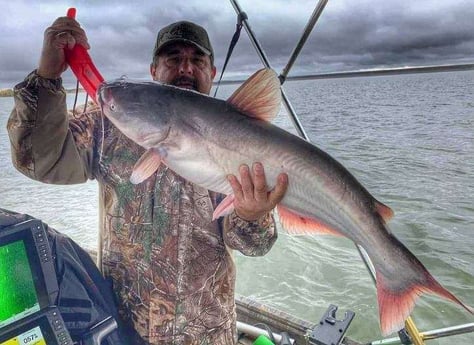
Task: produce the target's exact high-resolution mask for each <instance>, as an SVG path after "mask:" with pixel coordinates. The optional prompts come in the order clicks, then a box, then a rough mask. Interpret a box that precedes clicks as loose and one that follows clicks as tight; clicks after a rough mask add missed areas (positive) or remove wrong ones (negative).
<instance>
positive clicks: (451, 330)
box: [370, 323, 474, 345]
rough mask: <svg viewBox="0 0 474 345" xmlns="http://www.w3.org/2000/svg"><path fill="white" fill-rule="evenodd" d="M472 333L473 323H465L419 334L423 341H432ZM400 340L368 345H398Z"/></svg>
mask: <svg viewBox="0 0 474 345" xmlns="http://www.w3.org/2000/svg"><path fill="white" fill-rule="evenodd" d="M471 332H474V323H467V324H464V325H457V326H453V327H446V328H440V329H435V330H431V331H426V332H422V333H420V335H421V337H422V338H423V340H432V339H438V338H442V337H449V336H453V335H460V334H466V333H471ZM400 344H401V341H400V338H387V339H383V340H377V341H373V342H371V343H370V345H400Z"/></svg>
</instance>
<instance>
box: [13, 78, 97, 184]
mask: <svg viewBox="0 0 474 345" xmlns="http://www.w3.org/2000/svg"><path fill="white" fill-rule="evenodd" d="M14 101H15V106H14V108H13V110H12V112H11V115H10V118H9V120H8V123H7V130H8V134H9V136H10V142H11V150H12V161H13V164H14V166H15V167H16V168H17V169H18V170H19V171H20V172H22V173H23V174H25V175H26V176H28V177H30V178H32V179H35V180H38V181H42V182H46V183H54V184H73V183H81V182H85V181H86V180H87V179H88V178H92V177H93V176H92V175H93V174H92V166H93V155H94V150H93V145H94V143H93V140H92V131H93V128H92V127H93V125H92V122H93V121H92V120H91V117H90V116H89V117H88V116H83V117H82V118H81V119H79V118H77V119H74V118H69V116H68V112H67V106H66V93H65V91H64V89H63V87H62V82H61V79H56V80H52V79H45V78H42V77H40V76H38V75H37V74H36V71H33V72H32V73H30V74H29V75H28V76H27V77H26V79H25V80H24V81H23V82H21V83H20V84H18V85H16V86H15V88H14ZM84 138H89V139H88V140H84Z"/></svg>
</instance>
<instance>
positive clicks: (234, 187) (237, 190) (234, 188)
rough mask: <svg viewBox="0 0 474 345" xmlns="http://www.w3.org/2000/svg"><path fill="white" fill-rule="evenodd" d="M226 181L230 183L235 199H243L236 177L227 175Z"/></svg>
mask: <svg viewBox="0 0 474 345" xmlns="http://www.w3.org/2000/svg"><path fill="white" fill-rule="evenodd" d="M227 181H229V183H230V186H231V188H232V191H233V193H234V197H235V199H237V200H241V199H243V197H244V194H243V192H242V186H241V185H240V183H239V180H237V177H235V176H234V175H227Z"/></svg>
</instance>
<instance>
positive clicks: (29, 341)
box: [0, 326, 47, 345]
mask: <svg viewBox="0 0 474 345" xmlns="http://www.w3.org/2000/svg"><path fill="white" fill-rule="evenodd" d="M0 345H47V342H46V340H45V338H44V337H43V333H42V332H41V328H40V327H39V326H37V327H34V328H32V329H30V330H28V331H26V332H24V333H22V334H19V335H17V336H15V337H13V338H10V339H8V340H7V341H4V342H2V343H0Z"/></svg>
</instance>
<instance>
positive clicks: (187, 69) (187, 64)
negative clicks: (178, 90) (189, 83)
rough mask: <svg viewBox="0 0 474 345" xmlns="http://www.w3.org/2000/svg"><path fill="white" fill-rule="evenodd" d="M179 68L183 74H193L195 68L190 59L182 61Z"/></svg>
mask: <svg viewBox="0 0 474 345" xmlns="http://www.w3.org/2000/svg"><path fill="white" fill-rule="evenodd" d="M178 68H179V73H181V74H193V69H194V66H193V64H192V62H191V60H190V59H189V58H183V59H181V61H180V62H179V67H178Z"/></svg>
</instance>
